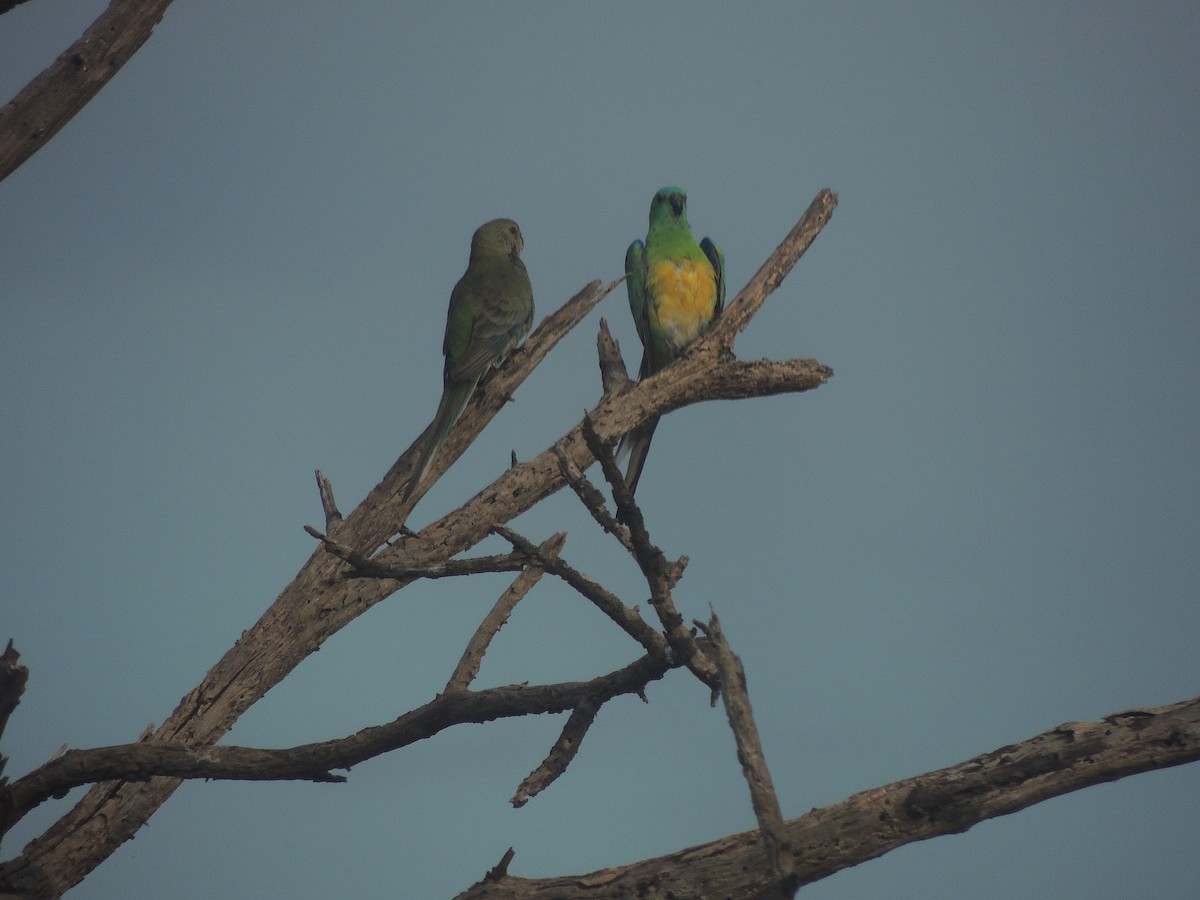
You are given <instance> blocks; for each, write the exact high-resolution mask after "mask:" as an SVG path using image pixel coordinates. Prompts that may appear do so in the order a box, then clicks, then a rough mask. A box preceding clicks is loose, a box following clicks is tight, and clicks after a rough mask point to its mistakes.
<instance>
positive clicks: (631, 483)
mask: <svg viewBox="0 0 1200 900" xmlns="http://www.w3.org/2000/svg"><path fill="white" fill-rule="evenodd" d="M657 427H658V419H651V420H650V421H649V422H647V423H646V424H645V425H643V426H642V427H641V428H635V429H634V430H633V431H631V432H629V433H628V434H627V435H625V437H623V438H621V446H620V447H619V448H618V449H617V456H618V457H621V456H624V455H625V454H626V453H628V454H629V468H628V469H626V470H625V485H626V486H627V487H628V488H629V492H630V493H635V492H636V491H637V486H638V479H639V478H641V477H642V466H644V465H645V464H646V454H647V453H649V452H650V439H651V438H652V437H654V429H655V428H657Z"/></svg>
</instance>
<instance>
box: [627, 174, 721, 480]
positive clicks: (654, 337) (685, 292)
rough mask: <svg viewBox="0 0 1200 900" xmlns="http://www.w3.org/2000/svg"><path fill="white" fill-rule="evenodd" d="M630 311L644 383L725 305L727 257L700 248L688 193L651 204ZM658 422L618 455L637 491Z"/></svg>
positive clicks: (639, 431) (707, 245) (632, 272)
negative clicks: (638, 341)
mask: <svg viewBox="0 0 1200 900" xmlns="http://www.w3.org/2000/svg"><path fill="white" fill-rule="evenodd" d="M625 272H626V274H627V275H628V276H629V278H628V280H627V281H626V287H627V288H628V290H629V309H630V311H631V312H632V313H633V321H634V324H635V325H636V326H637V333H638V337H639V338H641V339H642V346H643V348H644V352H643V354H642V367H641V369H640V370H639V372H638V378H639V379H644V378H648V377H649V376H651V375H653V374H654V373H655V372H658V371H659V370H660V369H662V368H664V367H666V366H667V365H668V364H669V363H671V362H672V361H673V360H674V359H676V358H677V357H679V356H681V355H682V354H683V352H684V351H685V350H686V349H687V348H688V346H689V345H690V344H691V343H692V341H694V340H696V338H698V337H699V336H700V335H702V334H704V332H705V331H707V330H708V326H709V325H710V324H712V321H713V320H714V319H715V318H716V317H717V316H718V315H720V313H721V309H722V308H723V307H724V305H725V255H724V254H723V253H722V252H721V248H720V247H718V246H717V245H716V244H714V243H713V242H712V241H711V240H709V239H708V238H705V239H704V240H702V241H701V242H700V243H699V244H697V243H696V239H695V238H694V237H692V230H691V227H690V226H689V225H688V220H687V194H685V193H684V192H683V190H682V189H680V188H677V187H665V188H663V189H662V190H660V191H659V192H658V193H657V194H655V195H654V200H652V201H651V203H650V229H649V231H647V232H646V242H645V243H644V244H643V243H642V242H641V241H634V242H633V243H632V244H630V245H629V249H628V250H627V251H626V252H625ZM656 427H658V419H657V418H654V419H651V420H650V421H649V422H647V423H646V424H645V425H642V426H641V427H640V428H635V429H634V430H633V431H631V432H629V433H628V434H627V435H625V437H624V438H623V439H622V440H621V446H620V448H619V451H618V455H623V454H625V453H628V454H629V468H628V469H627V470H626V473H625V484H626V485H628V487H629V489H630V491H634V490H636V489H637V483H638V479H639V478H640V477H641V475H642V466H643V465H645V463H646V452H647V451H648V450H649V449H650V439H651V438H652V437H653V436H654V429H655V428H656Z"/></svg>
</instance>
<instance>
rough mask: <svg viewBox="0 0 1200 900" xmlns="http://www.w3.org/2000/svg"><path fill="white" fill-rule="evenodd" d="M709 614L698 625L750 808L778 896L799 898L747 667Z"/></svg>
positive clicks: (794, 863) (719, 624)
mask: <svg viewBox="0 0 1200 900" xmlns="http://www.w3.org/2000/svg"><path fill="white" fill-rule="evenodd" d="M709 614H710V617H711V618H710V619H709V622H708V624H707V625H705V624H704V623H703V622H697V623H696V625H697V626H698V627H699V628H700V629H701V630H702V631H703V632H704V633H705V634H706V635H708V638H709V640H710V641H711V645H712V648H713V656H714V658H715V659H716V662H717V669H718V671H719V672H720V673H721V697H722V698H723V699H724V701H725V715H726V716H728V717H729V727H730V728H731V729H732V730H733V737H734V740H735V742H736V743H737V756H738V762H739V763H741V765H742V774H743V775H745V777H746V783H747V784H748V785H749V786H750V803H751V805H752V806H753V807H754V817H755V818H756V819H758V828H759V830H760V831H761V832H762V835H763V849H764V850H765V851H766V854H767V861H768V862H769V863H770V865H771V871H772V872H774V873H775V892H776V895H777V896H780V897H794V896H796V890H797V888H799V886H800V885H799V882H798V881H797V880H796V858H795V856H793V854H792V848H791V846H790V844H789V843H788V838H787V831H786V830H785V828H784V825H783V813H782V812H781V811H780V808H779V797H778V796H776V794H775V785H774V783H773V782H772V781H771V773H770V771H769V770H768V769H767V757H766V754H764V753H763V747H762V740H761V739H760V738H759V736H758V726H757V725H755V724H754V713H753V711H752V710H751V709H750V694H749V692H748V691H747V690H746V670H745V669H744V668H743V667H742V661H741V660H740V659H738V657H737V655H736V654H734V652H733V651H732V650H731V649H730V648H729V642H728V641H726V640H725V633H724V632H723V631H722V630H721V622H720V621H719V620H718V619H717V613H716V611H715V610H714V609H713V608H712V607H711V606H710V607H709Z"/></svg>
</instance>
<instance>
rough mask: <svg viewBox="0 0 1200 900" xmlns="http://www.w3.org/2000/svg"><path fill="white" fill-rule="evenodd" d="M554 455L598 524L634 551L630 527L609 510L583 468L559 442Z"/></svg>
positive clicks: (570, 484)
mask: <svg viewBox="0 0 1200 900" xmlns="http://www.w3.org/2000/svg"><path fill="white" fill-rule="evenodd" d="M554 455H555V456H556V457H558V467H559V470H560V471H561V472H562V474H563V478H565V479H567V484H568V485H569V486H570V488H571V490H573V491H574V492H575V495H576V496H577V497H579V499H580V501H581V502H582V503H583V505H584V506H585V507H586V508H587V511H588V512H589V513H591V514H592V518H593V519H595V520H596V524H597V525H599V526H600V527H601V528H603V529H604V530H605V531H607V532H608V533H609V534H611V535H612V536H613V537H614V538H616V539H617V541H618V542H619V543H620V544H621V546H622V547H624V548H625V549H626V550H628V551H629V552H630V553H633V544H631V543H630V540H629V529H628V528H626V527H625V526H624V525H622V524H621V523H620V522H618V521H617V519H616V517H615V516H614V515H613V514H612V513H610V512H609V511H608V507H606V506H605V505H604V495H603V494H601V493H600V491H599V490H597V489H596V486H595V485H593V484H592V483H591V482H590V481H588V479H587V476H586V475H584V474H583V470H582V469H580V468H579V466H577V465H575V461H574V460H572V459H571V457H569V456H567V454H566V453H564V452H563V449H562V448H561V447H559V446H558V444H555V445H554Z"/></svg>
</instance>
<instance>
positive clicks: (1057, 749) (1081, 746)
mask: <svg viewBox="0 0 1200 900" xmlns="http://www.w3.org/2000/svg"><path fill="white" fill-rule="evenodd" d="M1196 760H1200V697H1195V698H1193V699H1191V700H1186V701H1184V702H1182V703H1176V704H1172V705H1170V706H1161V707H1158V708H1156V709H1138V710H1130V711H1128V712H1123V713H1115V714H1113V715H1111V716H1107V717H1105V719H1104V720H1103V721H1101V722H1069V723H1067V724H1065V725H1060V726H1058V727H1057V728H1053V729H1051V730H1050V731H1047V732H1045V733H1043V734H1039V735H1037V736H1036V737H1033V738H1030V739H1029V740H1026V741H1022V742H1021V743H1019V744H1011V745H1008V746H1005V747H1001V748H1000V749H998V750H995V751H993V752H991V753H985V754H984V755H982V756H977V757H975V758H974V759H969V760H967V761H966V762H963V763H959V764H958V765H956V766H951V767H949V768H946V769H939V770H938V771H935V772H929V773H926V774H924V775H919V776H917V777H916V778H907V779H905V780H903V781H897V782H894V783H892V784H889V785H885V786H884V787H880V788H875V789H873V790H869V791H863V792H862V793H860V794H855V795H854V796H852V797H849V798H848V799H846V800H843V801H841V802H840V803H835V804H833V805H832V806H826V807H822V808H820V809H814V810H812V812H809V813H807V814H806V815H803V816H801V817H800V818H798V819H791V820H789V821H788V822H787V823H786V826H787V838H788V842H789V843H790V844H791V846H792V848H793V849H794V850H795V852H796V855H797V868H796V878H797V881H798V883H799V884H800V885H801V886H803V885H805V884H810V883H812V882H814V881H819V880H820V879H822V878H825V877H827V876H829V875H832V874H833V873H834V872H838V871H840V870H842V869H846V868H849V867H850V866H855V865H858V864H859V863H862V862H866V861H867V860H869V859H875V858H876V857H879V856H882V855H883V854H885V853H887V852H889V851H891V850H895V849H896V848H897V847H902V846H904V845H905V844H911V843H913V842H914V841H922V840H927V839H929V838H932V837H937V836H939V835H943V834H958V833H961V832H964V831H966V830H968V829H969V828H971V827H973V826H974V825H978V824H979V823H980V822H983V821H986V820H987V819H993V818H996V817H997V816H1004V815H1009V814H1010V813H1015V812H1018V811H1020V810H1022V809H1025V808H1026V807H1028V806H1032V805H1033V804H1035V803H1040V802H1042V801H1043V800H1049V799H1050V798H1052V797H1060V796H1062V795H1063V794H1068V793H1070V792H1072V791H1077V790H1080V789H1081V788H1086V787H1090V786H1092V785H1095V784H1103V783H1105V782H1109V781H1116V780H1117V779H1120V778H1125V777H1127V776H1129V775H1136V774H1138V773H1139V772H1149V771H1152V770H1155V769H1165V768H1168V767H1170V766H1178V765H1183V764H1184V763H1190V762H1195V761H1196ZM774 884H775V875H774V873H773V872H772V871H771V868H770V866H768V865H767V864H766V862H765V856H764V854H763V848H762V834H761V832H759V831H747V832H744V833H742V834H734V835H729V836H728V837H724V838H721V839H720V840H717V841H712V842H711V843H708V844H701V845H699V846H696V847H688V848H687V849H685V850H680V851H678V852H676V853H672V854H669V855H667V856H660V857H656V858H654V859H646V860H642V861H641V862H636V863H633V864H631V865H625V866H620V867H617V868H612V869H604V870H602V871H599V872H593V873H590V874H588V875H570V876H563V877H557V878H540V879H527V878H518V877H515V876H512V875H508V874H502V875H498V876H495V877H493V878H492V879H491V880H490V881H489V880H484V881H481V882H479V883H478V884H476V885H474V886H473V887H471V888H470V889H469V890H467V891H465V892H464V893H462V894H460V895H459V896H458V900H551V898H553V900H621V898H626V897H636V896H639V893H638V891H639V889H640V887H641V886H644V885H654V886H655V889H656V890H657V891H658V896H663V897H666V896H670V897H673V898H675V900H707V898H711V897H725V898H729V900H750V898H759V897H761V896H763V895H764V894H767V893H768V892H770V891H771V890H772V889H773V886H774Z"/></svg>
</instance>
